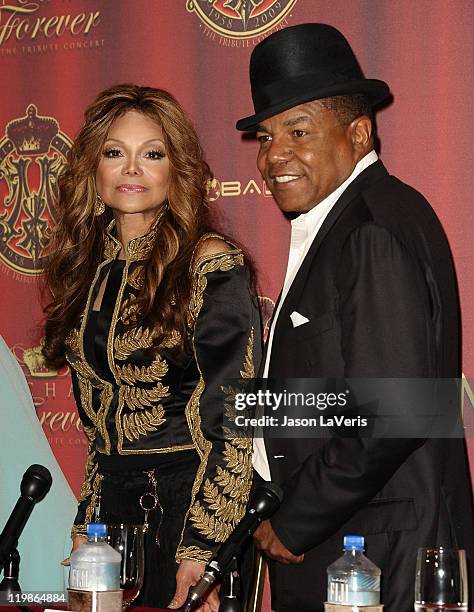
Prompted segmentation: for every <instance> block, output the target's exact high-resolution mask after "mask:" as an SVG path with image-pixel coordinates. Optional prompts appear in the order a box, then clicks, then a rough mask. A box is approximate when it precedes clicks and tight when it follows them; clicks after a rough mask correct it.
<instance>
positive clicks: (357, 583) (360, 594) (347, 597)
mask: <svg viewBox="0 0 474 612" xmlns="http://www.w3.org/2000/svg"><path fill="white" fill-rule="evenodd" d="M328 602H331V603H339V604H346V605H347V604H350V605H361V606H376V605H378V604H379V602H380V576H366V575H358V576H351V577H347V578H339V577H337V576H329V577H328Z"/></svg>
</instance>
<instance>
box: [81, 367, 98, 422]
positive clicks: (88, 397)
mask: <svg viewBox="0 0 474 612" xmlns="http://www.w3.org/2000/svg"><path fill="white" fill-rule="evenodd" d="M77 384H78V387H79V395H80V398H81V406H82V408H83V409H84V412H85V413H86V415H87V416H88V417H89V419H90V420H91V421H92V423H94V425H97V415H96V413H95V412H94V410H93V408H92V385H91V383H90V381H89V380H87V379H86V378H83V377H82V376H81V375H80V374H79V373H78V375H77ZM84 429H85V428H84Z"/></svg>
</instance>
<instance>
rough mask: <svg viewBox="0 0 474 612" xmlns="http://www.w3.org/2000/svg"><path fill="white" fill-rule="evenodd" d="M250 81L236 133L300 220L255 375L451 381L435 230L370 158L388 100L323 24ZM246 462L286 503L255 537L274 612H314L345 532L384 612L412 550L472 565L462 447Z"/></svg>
mask: <svg viewBox="0 0 474 612" xmlns="http://www.w3.org/2000/svg"><path fill="white" fill-rule="evenodd" d="M250 79H251V85H252V96H253V100H254V106H255V114H254V115H252V116H250V117H246V118H245V119H242V120H240V121H239V122H238V123H237V128H238V129H240V130H245V131H255V132H256V133H257V139H258V140H259V141H260V151H259V154H258V161H257V164H258V168H259V170H260V172H261V174H262V176H263V178H264V179H265V181H266V183H267V185H268V187H269V189H270V190H271V192H272V194H273V196H274V198H275V200H276V202H277V204H278V206H279V207H280V209H281V210H282V211H283V212H284V213H292V214H293V216H295V213H296V215H299V216H296V218H294V219H293V221H292V230H291V246H290V253H289V259H288V269H287V274H286V279H285V284H284V287H283V291H282V294H281V296H280V300H279V302H278V304H277V307H276V310H275V314H274V317H273V322H272V326H271V330H270V335H269V340H268V345H267V354H266V360H265V365H264V372H263V376H264V377H269V378H272V379H283V378H292V377H315V378H316V377H319V378H323V377H332V378H341V379H342V378H356V377H366V378H370V377H395V378H398V377H414V378H430V377H433V378H434V377H457V376H459V375H460V363H459V350H460V343H459V318H458V298H457V293H456V281H455V276H454V270H453V265H452V261H451V256H450V252H449V247H448V244H447V241H446V238H445V236H444V233H443V230H442V228H441V226H440V224H439V221H438V219H437V218H436V216H435V214H434V212H433V211H432V209H431V207H430V206H429V204H428V203H427V202H426V200H425V199H424V198H423V197H422V196H421V195H420V194H419V193H418V192H416V191H415V190H413V189H412V188H411V187H408V186H407V185H405V184H403V183H402V182H401V181H399V180H398V179H396V178H395V177H392V176H390V175H389V174H388V172H387V171H386V169H385V168H384V166H383V164H382V163H381V161H379V160H378V158H377V155H376V153H375V151H374V133H373V123H372V109H373V107H374V106H375V105H377V104H379V103H381V102H383V101H384V100H386V99H387V98H388V96H389V89H388V86H387V85H386V84H385V83H384V82H382V81H377V80H370V79H365V78H364V76H363V74H362V71H361V70H360V67H359V66H358V64H357V60H356V58H355V56H354V54H353V52H352V49H351V48H350V46H349V44H348V43H347V41H346V40H345V38H344V37H343V36H342V35H341V33H340V32H338V31H337V30H335V29H334V28H332V27H330V26H327V25H323V24H303V25H298V26H294V27H290V28H287V29H284V30H281V31H279V32H277V33H274V34H272V35H271V36H269V37H268V38H267V39H266V40H264V41H263V42H261V43H260V44H259V45H257V47H256V48H255V49H254V51H253V54H252V58H251V64H250ZM400 409H401V412H402V411H403V406H400ZM453 409H454V410H456V407H453ZM267 461H268V463H267ZM254 463H255V467H256V469H257V471H258V472H260V474H261V475H262V476H263V477H264V478H267V479H269V478H270V477H271V478H272V480H274V481H276V482H278V483H280V484H282V485H283V488H284V493H285V498H284V501H283V503H282V506H281V508H280V509H279V511H278V512H277V513H276V514H275V515H274V516H273V517H272V518H271V520H270V521H265V522H264V523H262V525H261V526H260V527H259V529H258V530H257V532H256V534H255V541H256V543H257V546H258V547H259V548H261V549H262V550H263V551H265V552H266V553H267V555H268V556H269V557H270V558H271V559H273V560H274V561H273V562H272V563H271V564H270V581H271V587H272V604H273V609H274V610H277V611H278V612H289V611H296V610H298V612H306V611H308V612H309V611H311V612H314V611H316V610H322V609H323V605H322V602H323V601H324V600H325V599H326V568H327V566H328V565H329V564H330V563H332V562H333V561H334V560H336V559H337V558H338V557H339V556H340V555H341V548H342V540H343V535H344V534H345V533H359V534H361V535H364V536H365V537H366V547H367V555H368V556H369V558H370V559H371V560H372V561H373V562H374V563H375V564H376V565H378V566H379V567H380V569H381V570H382V603H383V604H384V605H385V610H386V612H405V611H408V610H412V609H413V588H414V576H415V560H416V551H417V548H418V547H420V546H439V545H445V546H450V547H454V548H466V549H467V552H468V556H469V557H470V563H471V567H472V565H473V563H474V557H473V550H474V547H473V520H472V499H471V486H470V481H469V472H468V466H467V460H466V453H465V446H464V440H462V439H459V438H458V439H455V438H451V439H444V440H436V439H428V440H422V439H418V438H416V439H415V438H408V437H407V438H405V439H390V438H385V439H380V438H379V439H375V438H373V439H370V438H361V439H357V438H344V439H341V438H337V437H333V438H330V439H326V440H324V439H299V440H292V439H271V438H267V439H265V444H263V441H262V440H258V439H257V440H255V461H254ZM471 592H472V591H471Z"/></svg>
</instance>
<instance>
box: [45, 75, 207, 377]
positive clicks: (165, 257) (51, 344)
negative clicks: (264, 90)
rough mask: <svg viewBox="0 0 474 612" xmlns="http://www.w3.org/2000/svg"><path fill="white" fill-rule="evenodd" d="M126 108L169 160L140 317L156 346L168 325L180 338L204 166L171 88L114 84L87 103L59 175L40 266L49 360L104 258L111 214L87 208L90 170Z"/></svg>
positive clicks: (202, 207) (203, 225)
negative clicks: (145, 121) (144, 123)
mask: <svg viewBox="0 0 474 612" xmlns="http://www.w3.org/2000/svg"><path fill="white" fill-rule="evenodd" d="M130 110H136V111H138V112H140V113H143V114H144V115H146V116H147V117H150V118H151V119H153V120H154V121H156V123H157V124H158V125H159V126H160V127H161V129H162V131H163V135H164V140H165V147H166V153H167V155H168V158H169V162H170V176H169V191H168V208H167V211H166V213H165V215H164V216H163V218H162V220H161V221H160V230H159V232H158V235H157V238H156V241H155V244H154V246H153V249H152V252H151V254H150V257H149V259H148V260H147V261H146V263H145V283H144V286H143V289H142V290H141V291H140V294H139V296H138V303H139V306H140V314H141V320H144V319H146V320H147V321H149V322H150V324H153V326H154V327H155V328H156V329H157V330H158V331H159V333H158V336H157V337H156V344H158V343H159V341H160V339H162V338H163V337H164V336H166V335H167V334H169V333H170V332H171V331H173V330H177V331H178V332H180V334H181V337H182V338H185V336H186V331H187V330H186V307H187V304H188V302H189V297H190V291H191V277H190V274H189V266H190V263H191V259H192V255H193V250H194V248H195V246H196V243H197V242H198V240H199V238H200V237H201V236H202V235H203V234H204V233H205V232H206V231H208V221H207V202H206V182H207V180H208V178H209V176H210V173H209V167H208V165H207V164H206V162H205V161H204V159H203V152H202V149H201V146H200V144H199V139H198V136H197V134H196V131H195V129H194V127H193V125H192V123H191V121H190V119H189V117H188V116H187V115H186V113H185V112H184V110H183V109H182V108H181V106H180V105H179V103H178V102H177V101H176V99H175V98H174V97H173V96H172V95H171V94H169V93H168V92H166V91H164V90H161V89H153V88H151V87H139V86H136V85H128V84H125V85H117V86H115V87H111V88H109V89H106V90H105V91H103V92H101V93H100V94H99V95H98V96H97V98H96V99H95V101H94V102H93V103H92V104H91V105H90V106H89V107H88V108H87V110H86V112H85V115H84V117H85V121H84V124H83V126H82V128H81V130H80V131H79V134H78V136H77V138H76V140H75V142H74V145H73V146H72V148H71V150H70V152H69V155H68V159H67V164H66V168H65V171H64V172H63V173H62V175H61V176H60V179H59V202H58V207H57V225H56V227H55V228H54V230H53V236H52V239H51V242H50V247H49V252H50V255H49V258H48V262H47V265H46V269H45V284H46V289H47V290H49V292H50V294H51V295H52V301H51V302H50V303H49V304H48V305H47V306H46V307H45V309H44V311H45V314H46V323H45V340H44V348H43V354H44V356H45V358H46V361H47V362H48V363H49V364H50V365H54V366H60V365H62V364H63V363H64V361H65V349H66V346H65V340H66V337H67V335H68V333H69V332H70V331H71V330H72V329H73V328H74V327H75V326H77V324H78V322H79V317H80V315H81V313H82V311H83V309H84V306H85V303H86V300H87V295H88V292H89V289H90V286H91V284H92V282H93V279H94V276H95V274H96V270H97V266H98V264H99V262H100V261H101V259H102V258H103V252H104V233H105V229H106V227H107V225H108V224H109V222H110V221H111V219H112V218H113V217H112V211H111V210H110V209H109V208H106V212H105V213H104V214H103V215H101V216H96V215H95V214H94V208H95V202H96V197H97V193H96V187H95V176H96V171H97V167H98V165H99V161H100V157H101V154H102V149H103V145H104V142H105V140H106V138H107V134H108V132H109V129H110V127H111V125H112V123H113V122H114V120H115V119H117V118H118V117H121V116H122V115H124V114H125V113H127V112H128V111H130ZM171 298H173V299H171ZM49 299H51V296H49ZM171 302H173V303H171Z"/></svg>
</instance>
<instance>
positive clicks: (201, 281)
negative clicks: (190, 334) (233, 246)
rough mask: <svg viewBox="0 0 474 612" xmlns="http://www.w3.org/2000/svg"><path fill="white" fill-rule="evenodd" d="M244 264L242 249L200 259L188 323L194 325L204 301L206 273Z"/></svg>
mask: <svg viewBox="0 0 474 612" xmlns="http://www.w3.org/2000/svg"><path fill="white" fill-rule="evenodd" d="M243 265H244V256H243V253H242V251H239V250H236V251H229V252H228V253H224V254H222V253H218V254H217V255H216V254H212V255H207V256H205V257H201V258H199V259H198V261H197V264H196V266H195V269H194V270H193V275H194V276H193V284H192V285H193V286H192V289H191V299H190V302H189V312H188V324H189V326H190V327H192V326H193V325H194V323H195V321H196V319H197V317H198V314H199V312H200V310H201V308H202V304H203V301H204V291H205V290H206V287H207V277H206V274H209V273H210V272H216V271H218V270H219V271H221V272H228V271H229V270H232V268H235V266H243Z"/></svg>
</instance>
